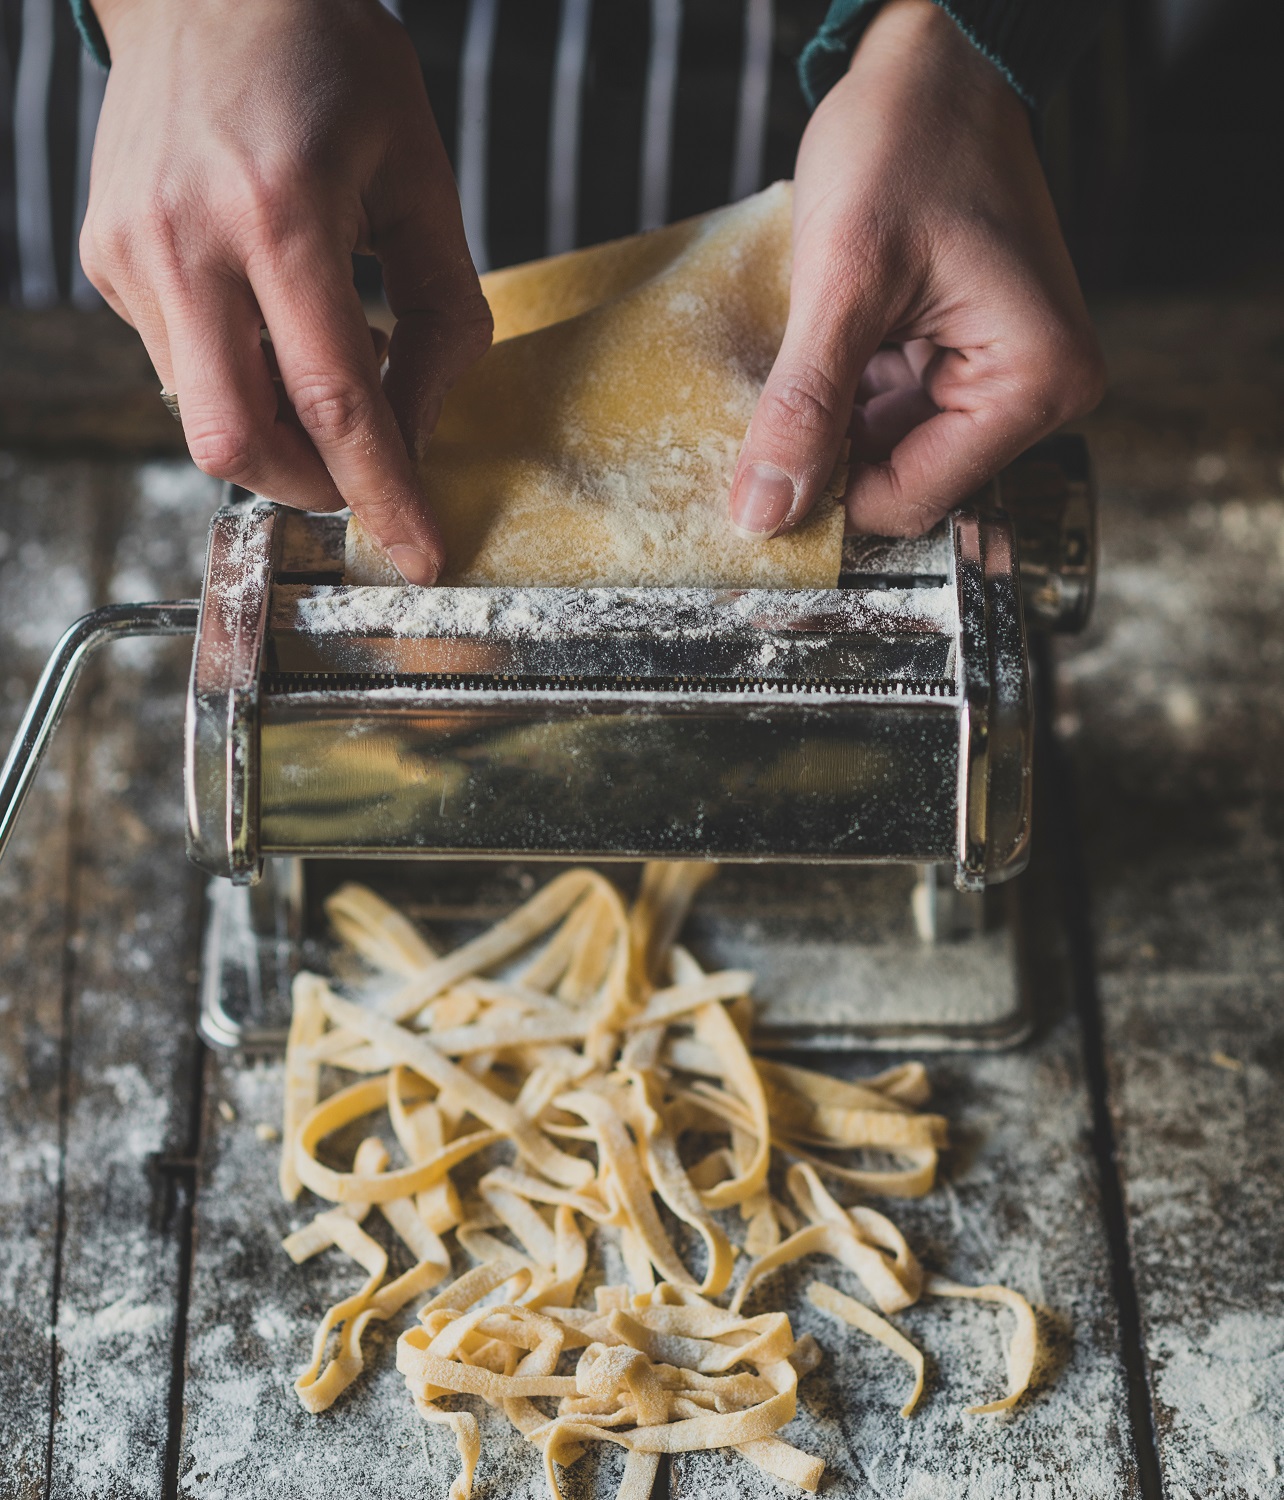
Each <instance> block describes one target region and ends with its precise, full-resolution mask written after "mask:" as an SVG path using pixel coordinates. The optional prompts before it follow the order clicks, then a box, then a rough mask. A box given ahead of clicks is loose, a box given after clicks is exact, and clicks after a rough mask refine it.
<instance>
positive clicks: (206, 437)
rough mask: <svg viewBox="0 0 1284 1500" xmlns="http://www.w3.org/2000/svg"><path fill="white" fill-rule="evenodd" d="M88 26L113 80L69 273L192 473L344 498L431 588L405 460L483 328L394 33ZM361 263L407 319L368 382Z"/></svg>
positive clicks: (208, 6)
mask: <svg viewBox="0 0 1284 1500" xmlns="http://www.w3.org/2000/svg"><path fill="white" fill-rule="evenodd" d="M95 10H96V12H97V15H98V17H99V20H100V21H101V23H102V26H103V30H104V32H105V34H106V37H107V41H108V45H109V46H110V48H111V55H112V69H111V75H110V78H109V80H108V84H107V95H106V99H105V101H104V104H103V110H102V115H101V118H100V120H99V125H98V136H97V139H96V141H95V143H94V158H93V173H92V180H91V187H90V196H89V210H88V213H87V215H86V220H85V227H84V231H83V233H82V235H81V245H80V251H81V259H82V262H83V264H84V267H85V271H86V274H87V275H88V276H89V278H90V280H91V281H92V282H93V283H94V285H95V286H96V287H97V288H98V289H99V291H100V292H102V294H103V296H104V297H105V298H106V299H107V301H108V302H109V303H110V304H111V306H112V307H113V308H115V310H116V311H117V312H118V313H119V314H120V315H121V317H123V318H125V319H126V320H127V321H128V322H130V323H132V324H133V325H134V327H136V328H137V329H138V332H139V333H140V334H141V335H142V338H143V342H144V343H145V344H146V346H147V351H148V353H149V354H150V355H151V358H152V363H153V364H154V365H155V366H156V370H157V373H158V374H159V375H160V378H161V380H162V382H163V383H164V385H165V387H166V389H168V390H171V391H174V392H175V393H176V394H177V396H178V401H179V406H180V409H181V411H182V421H183V430H184V433H185V434H186V437H187V444H188V447H189V448H190V450H191V454H192V457H193V459H195V461H196V463H197V464H199V465H200V467H201V468H202V469H204V470H205V471H206V473H208V474H212V475H215V476H216V477H218V478H220V479H230V480H233V481H234V482H235V483H237V484H239V485H243V486H244V487H245V488H246V489H248V490H252V491H254V492H255V493H257V494H260V495H264V496H266V497H268V498H270V499H273V500H279V501H281V502H282V503H284V504H287V505H294V506H299V507H302V508H304V509H307V510H336V509H339V508H340V507H341V506H343V505H345V504H346V505H350V506H351V507H352V509H353V511H354V512H355V513H356V514H357V515H358V516H359V517H360V518H361V520H362V522H363V523H364V524H365V526H366V527H367V529H368V530H369V531H370V532H371V533H372V534H373V535H374V536H375V537H376V538H377V539H378V541H379V542H380V543H381V544H382V545H383V546H384V548H385V549H386V550H387V552H388V554H389V556H390V557H391V559H392V561H393V562H394V564H395V565H396V566H397V568H398V569H399V570H400V572H401V573H402V574H403V576H404V577H406V578H407V579H409V580H410V581H411V582H413V583H432V582H433V581H434V580H435V579H436V577H437V574H438V572H439V571H440V568H441V564H442V560H443V559H442V546H441V537H440V533H439V531H438V529H437V526H436V523H435V522H434V520H433V517H432V514H431V512H430V510H429V508H428V505H427V502H426V500H425V499H424V496H423V493H422V491H421V489H420V487H419V484H418V481H417V479H416V477H415V471H414V466H413V463H412V454H413V453H414V451H415V450H416V449H417V448H418V446H419V445H420V443H422V442H423V441H424V440H425V439H426V437H427V435H428V433H429V432H430V431H431V427H432V425H433V423H434V422H435V421H436V416H437V412H438V410H439V408H440V404H441V400H442V398H443V396H444V395H445V392H446V390H447V388H448V387H449V385H450V384H451V382H452V381H453V380H455V379H456V378H457V377H458V376H459V375H460V374H461V373H462V371H463V370H464V369H466V368H467V366H468V365H470V364H471V363H472V362H473V361H474V360H475V359H477V358H478V356H479V355H481V354H482V353H483V352H484V351H485V349H486V347H487V346H488V344H489V342H490V336H491V319H490V312H489V309H488V308H487V306H486V301H485V298H484V297H483V296H482V293H481V288H480V286H479V285H478V281H477V273H476V271H475V270H474V268H473V264H472V260H471V259H470V257H469V254H468V247H467V244H466V242H465V239H464V231H463V225H462V222H461V219H460V213H459V202H458V198H457V195H456V192H455V184H454V180H453V178H452V176H451V172H450V166H449V163H448V161H447V159H446V153H445V150H444V149H443V147H442V143H441V138H440V136H439V135H438V132H437V127H436V124H435V122H434V120H433V117H432V111H431V109H430V108H429V105H428V98H427V95H426V93H425V91H424V85H423V77H422V74H421V72H420V69H419V64H418V61H417V60H416V58H415V54H414V50H413V48H412V46H411V44H410V40H409V38H408V37H407V35H406V33H405V31H404V30H403V29H402V27H401V26H400V25H399V24H398V23H397V22H396V21H395V20H393V19H392V17H391V16H389V15H388V14H387V12H386V11H385V10H384V9H383V8H382V6H381V5H379V4H378V0H253V3H252V4H241V5H235V4H230V3H228V0H179V3H176V0H95ZM354 251H359V252H369V253H373V254H375V255H377V256H378V257H379V259H380V260H381V261H382V263H383V276H384V287H385V289H386V292H387V296H388V302H389V305H390V306H391V308H392V311H393V313H394V314H395V315H396V317H397V319H398V325H397V328H396V330H395V331H394V333H393V337H392V344H391V348H390V350H389V365H388V374H387V378H386V381H385V382H384V384H383V385H382V387H381V385H380V378H379V360H378V356H377V353H376V350H375V347H374V345H373V344H372V341H371V337H370V333H369V330H368V329H367V326H366V319H365V316H364V314H363V312H362V308H361V302H360V299H359V298H358V296H357V293H356V290H355V288H354V287H353V283H352V263H351V258H350V257H351V255H352V253H353V252H354ZM264 327H266V328H267V330H268V332H269V334H270V335H271V341H272V346H273V350H274V353H275V357H276V361H277V363H278V364H279V367H280V376H281V380H282V383H283V385H284V389H285V394H286V397H287V398H288V402H289V406H290V407H292V408H293V412H291V411H289V410H288V409H282V410H281V411H278V396H277V388H276V386H275V385H274V384H273V379H272V371H271V369H270V367H269V363H268V357H267V355H266V353H265V350H264V348H263V346H262V343H261V341H260V331H261V329H262V328H264ZM296 417H297V420H295V418H296Z"/></svg>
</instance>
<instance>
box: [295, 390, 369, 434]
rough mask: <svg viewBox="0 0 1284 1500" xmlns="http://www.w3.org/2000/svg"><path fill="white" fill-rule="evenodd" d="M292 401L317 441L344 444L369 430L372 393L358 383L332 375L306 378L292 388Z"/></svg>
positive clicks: (308, 430)
mask: <svg viewBox="0 0 1284 1500" xmlns="http://www.w3.org/2000/svg"><path fill="white" fill-rule="evenodd" d="M291 401H292V402H293V405H294V410H295V412H296V413H297V414H298V418H299V421H300V422H302V423H303V426H304V428H305V429H306V430H307V432H308V434H309V436H310V437H311V438H312V440H313V442H314V443H318V444H322V445H326V446H329V445H336V444H343V443H347V442H349V441H351V439H352V438H354V437H356V436H357V435H358V434H361V433H365V432H367V431H368V430H369V427H370V418H371V397H370V394H369V392H367V391H364V390H362V389H361V388H360V387H359V386H356V385H352V384H347V383H344V382H342V381H337V380H334V379H329V378H327V379H318V380H312V381H307V380H305V381H303V382H301V383H300V384H299V385H297V386H296V387H295V388H294V390H293V391H292V392H291Z"/></svg>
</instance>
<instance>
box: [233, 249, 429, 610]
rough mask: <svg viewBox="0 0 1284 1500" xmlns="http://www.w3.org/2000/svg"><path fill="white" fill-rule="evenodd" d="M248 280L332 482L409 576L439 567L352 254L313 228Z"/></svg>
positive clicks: (422, 579)
mask: <svg viewBox="0 0 1284 1500" xmlns="http://www.w3.org/2000/svg"><path fill="white" fill-rule="evenodd" d="M250 281H251V284H252V286H253V288H254V293H255V296H256V297H257V298H258V303H259V307H260V309H261V310H262V313H263V321H264V322H265V323H266V324H267V327H268V331H269V333H270V334H271V336H272V346H273V350H274V351H275V354H276V359H277V363H278V365H279V366H280V370H281V379H282V381H283V383H284V385H285V390H286V395H287V396H288V397H289V398H290V402H291V405H292V406H293V407H294V410H295V412H296V413H297V415H298V418H299V422H300V424H301V425H302V427H303V429H304V431H305V432H306V433H307V434H308V436H309V437H310V438H311V439H312V443H313V446H314V447H315V448H316V450H317V452H318V453H319V454H320V455H321V460H322V462H323V463H324V464H325V466H326V468H327V469H328V470H329V472H330V476H331V478H332V479H333V480H334V483H335V487H336V488H337V489H338V491H339V493H340V495H342V496H343V498H344V500H345V501H346V502H347V504H348V505H349V506H351V508H352V510H353V512H354V513H355V514H356V515H357V516H358V517H360V519H361V522H362V524H363V525H364V526H365V527H366V529H367V530H368V531H369V532H370V533H371V535H372V536H374V538H375V539H376V540H377V541H378V542H379V544H380V545H381V546H382V547H383V549H384V551H385V552H387V554H388V556H389V558H390V559H391V560H392V562H393V564H394V566H395V567H396V568H397V571H398V572H399V573H400V574H401V575H402V577H403V578H405V579H406V580H407V581H408V582H409V583H419V584H431V583H434V582H435V581H436V579H437V575H438V574H439V573H440V572H441V567H442V562H443V560H444V552H443V549H442V542H441V533H440V531H439V530H438V528H437V524H436V522H435V521H434V519H433V516H432V512H431V510H430V508H429V505H428V502H427V500H426V498H425V496H424V494H423V491H422V489H421V488H420V486H419V482H418V479H417V478H416V475H415V471H414V467H413V465H412V464H411V461H410V455H409V453H408V452H407V451H406V445H405V443H404V441H403V440H402V436H401V432H400V430H399V429H398V426H397V422H396V420H395V418H394V417H393V413H392V408H391V407H390V406H389V404H388V402H387V400H386V398H385V396H384V394H383V390H382V388H381V385H380V380H379V365H378V361H377V359H376V357H375V352H374V348H373V346H372V344H371V341H370V334H369V330H368V328H367V325H366V318H365V313H364V312H363V310H362V307H361V300H360V298H359V297H358V295H357V290H356V287H355V286H354V285H353V283H352V273H351V269H350V263H349V260H348V256H347V254H346V253H345V252H342V251H341V250H340V249H339V247H338V244H337V242H336V243H335V245H333V246H331V245H327V244H326V243H325V241H324V240H322V239H321V238H319V237H311V236H309V237H307V238H305V239H301V240H299V241H296V242H295V243H294V244H293V245H289V246H287V247H285V248H284V249H282V250H280V251H279V252H278V253H277V254H276V255H275V256H274V258H273V261H272V264H271V265H270V266H269V267H267V268H266V269H259V268H257V267H253V266H252V267H250Z"/></svg>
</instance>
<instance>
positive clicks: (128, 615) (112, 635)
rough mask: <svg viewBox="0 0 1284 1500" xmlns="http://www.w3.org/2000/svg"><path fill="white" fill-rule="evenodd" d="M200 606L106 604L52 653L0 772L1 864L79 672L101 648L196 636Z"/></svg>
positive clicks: (193, 603) (182, 602) (193, 601)
mask: <svg viewBox="0 0 1284 1500" xmlns="http://www.w3.org/2000/svg"><path fill="white" fill-rule="evenodd" d="M199 609H200V602H199V601H198V600H196V599H179V600H175V601H172V602H169V603H158V604H105V605H103V607H102V608H101V609H95V610H93V611H92V612H91V613H90V614H87V615H82V616H81V618H80V619H79V620H77V621H76V623H75V624H74V625H72V626H71V627H70V628H69V629H68V630H67V631H66V633H65V634H64V635H63V637H62V639H61V640H60V641H59V642H58V644H57V646H55V647H54V651H53V654H52V655H51V656H50V658H49V660H48V662H46V664H45V669H44V671H43V672H42V673H41V674H40V681H39V682H38V683H37V684H36V691H35V692H34V693H33V694H32V697H31V702H30V703H29V704H28V705H27V711H26V713H25V714H24V715H23V716H22V723H21V724H20V725H19V726H18V732H17V734H16V735H15V736H14V739H13V744H12V745H11V746H10V747H9V754H8V757H7V758H6V760H5V763H4V769H3V771H0V859H3V858H4V851H5V848H6V847H7V845H8V843H9V837H10V835H11V834H12V833H13V829H14V825H15V824H16V823H17V821H18V815H19V814H20V813H21V812H22V805H23V803H24V802H25V801H26V800H27V793H28V792H29V791H30V790H31V785H32V783H33V782H34V781H35V779H36V772H37V771H38V770H39V769H40V762H41V760H42V759H43V758H44V753H45V751H46V750H47V749H48V748H49V741H50V740H51V739H52V738H53V732H54V730H55V729H56V728H57V727H58V721H59V719H61V717H62V713H63V709H65V708H66V706H67V700H68V699H69V698H70V697H71V690H72V688H74V687H75V685H76V679H77V678H78V677H79V676H80V669H81V667H83V666H84V664H85V662H86V661H87V660H88V659H89V657H90V656H92V655H93V653H94V652H95V651H97V649H98V648H99V646H104V645H106V644H107V642H108V641H118V640H123V639H125V637H126V636H143V635H195V634H196V616H197V613H198V611H199Z"/></svg>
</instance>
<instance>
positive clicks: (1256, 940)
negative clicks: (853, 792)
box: [1061, 298, 1284, 1500]
mask: <svg viewBox="0 0 1284 1500" xmlns="http://www.w3.org/2000/svg"><path fill="white" fill-rule="evenodd" d="M1103 327H1104V332H1105V336H1106V340H1107V347H1108V350H1109V353H1110V356H1111V359H1112V364H1113V367H1114V372H1115V381H1114V386H1113V389H1112V394H1111V397H1110V399H1109V400H1108V402H1107V404H1106V406H1105V407H1104V408H1103V410H1102V412H1101V414H1100V415H1099V417H1098V418H1097V419H1096V420H1095V421H1094V423H1093V426H1092V432H1091V441H1092V444H1093V447H1094V451H1095V453H1096V457H1097V462H1098V464H1099V466H1100V471H1101V475H1102V480H1103V486H1104V501H1105V508H1104V516H1103V521H1104V539H1105V545H1106V548H1107V558H1108V565H1107V567H1106V569H1105V571H1104V573H1103V575H1102V587H1101V593H1100V599H1099V604H1098V610H1097V616H1096V620H1095V623H1094V625H1093V628H1092V630H1091V633H1090V634H1089V636H1088V637H1087V639H1085V640H1084V641H1083V642H1082V643H1076V644H1075V645H1074V646H1073V647H1071V648H1070V649H1069V650H1067V651H1066V653H1065V655H1064V659H1063V661H1062V664H1061V681H1062V684H1063V691H1064V701H1063V705H1062V710H1061V722H1062V726H1063V729H1064V731H1065V733H1066V735H1067V738H1068V741H1069V744H1070V746H1071V749H1072V752H1073V755H1074V758H1075V761H1076V764H1077V769H1078V775H1079V780H1080V788H1081V791H1080V800H1081V805H1082V808H1083V821H1084V833H1085V841H1086V857H1087V868H1088V872H1089V877H1090V881H1091V888H1092V898H1093V903H1094V909H1095V917H1096V931H1097V948H1098V963H1099V970H1100V980H1099V987H1100V996H1101V1006H1102V1013H1103V1019H1104V1035H1105V1043H1106V1057H1107V1063H1108V1068H1109V1076H1110V1088H1111V1100H1112V1104H1113V1109H1114V1117H1115V1126H1116V1131H1117V1135H1118V1142H1119V1155H1120V1168H1121V1172H1122V1177H1123V1186H1124V1192H1125V1199H1126V1203H1127V1208H1128V1212H1129V1218H1130V1224H1129V1229H1130V1239H1131V1245H1132V1253H1133V1262H1134V1267H1135V1274H1136V1279H1137V1289H1138V1296H1139V1302H1140V1310H1141V1319H1142V1328H1143V1332H1144V1336H1145V1345H1146V1355H1147V1360H1148V1364H1149V1369H1150V1375H1151V1386H1152V1394H1153V1399H1154V1411H1155V1429H1156V1439H1157V1443H1158V1449H1159V1456H1160V1460H1161V1464H1162V1468H1163V1471H1164V1482H1165V1485H1166V1488H1167V1493H1168V1494H1169V1495H1170V1496H1173V1497H1183V1500H1184V1497H1202V1496H1208V1495H1234V1496H1246V1497H1254V1500H1256V1497H1264V1496H1268V1495H1269V1496H1275V1495H1278V1494H1279V1493H1280V1484H1281V1477H1280V1476H1281V1474H1282V1473H1284V1318H1281V1316H1280V1313H1279V1311H1278V1295H1277V1293H1278V1288H1279V1287H1280V1285H1281V1284H1282V1283H1284V1238H1282V1236H1281V1233H1280V1228H1281V1217H1282V1216H1284V1203H1282V1201H1281V1193H1280V1183H1281V1182H1282V1181H1284V1136H1282V1135H1281V1131H1280V1128H1279V1119H1278V1099H1279V1096H1280V1091H1281V1086H1282V1085H1284V1020H1282V1019H1281V1011H1280V1004H1279V999H1280V993H1281V988H1282V986H1284V701H1282V699H1281V694H1280V682H1281V663H1282V662H1284V496H1282V487H1284V472H1282V471H1281V460H1284V305H1281V304H1280V303H1279V302H1278V301H1271V300H1270V299H1266V298H1261V299H1253V300H1251V301H1250V300H1248V299H1245V300H1242V301H1237V302H1231V301H1223V302H1220V303H1212V302H1203V303H1188V304H1184V305H1176V306H1174V305H1168V306H1163V305H1160V306H1152V307H1147V308H1145V309H1141V308H1127V307H1125V308H1121V309H1118V310H1117V311H1115V312H1114V313H1112V314H1111V315H1110V316H1108V317H1107V318H1106V319H1105V320H1104V321H1103Z"/></svg>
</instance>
